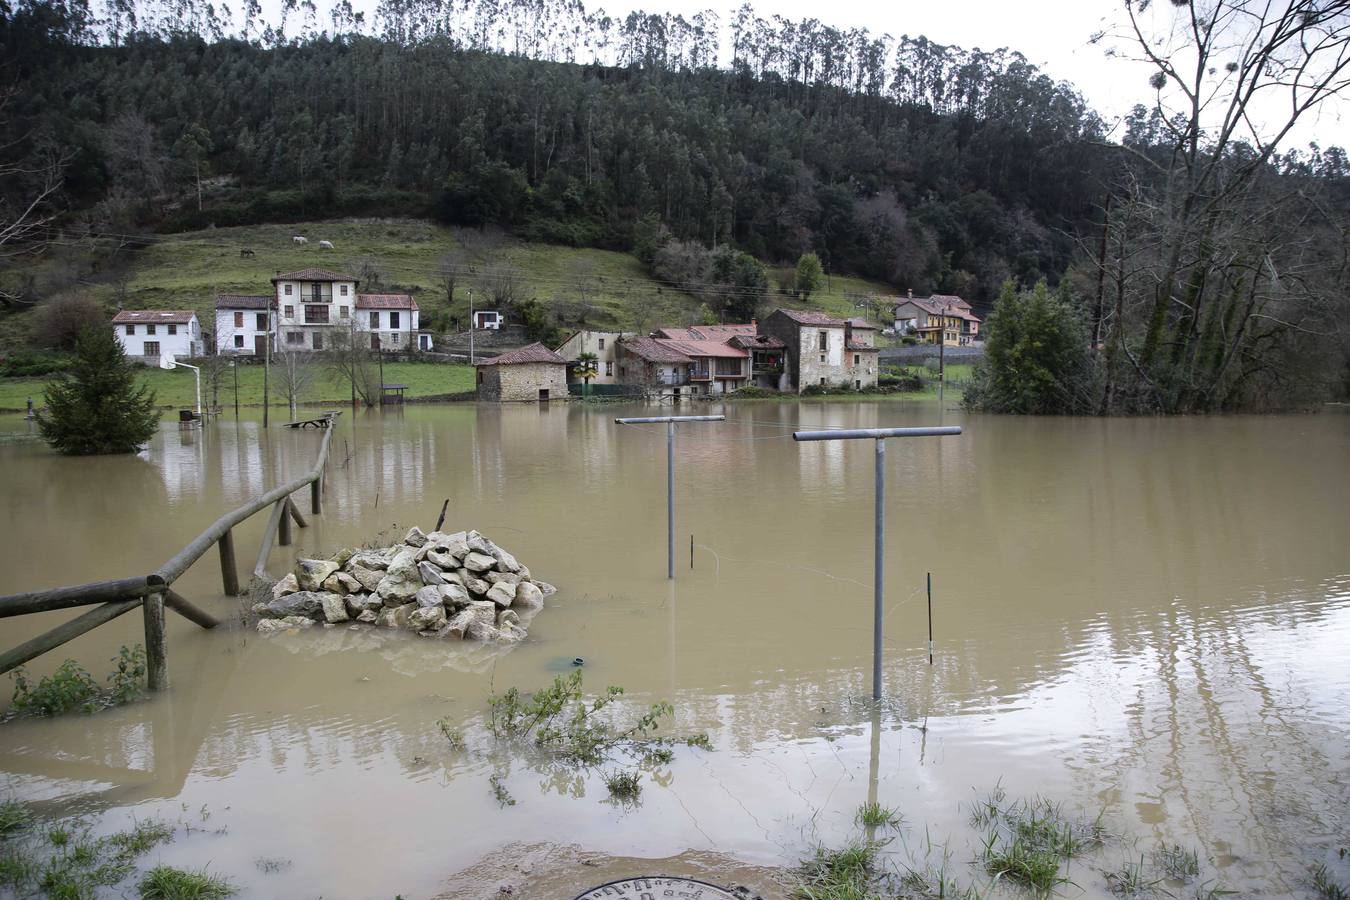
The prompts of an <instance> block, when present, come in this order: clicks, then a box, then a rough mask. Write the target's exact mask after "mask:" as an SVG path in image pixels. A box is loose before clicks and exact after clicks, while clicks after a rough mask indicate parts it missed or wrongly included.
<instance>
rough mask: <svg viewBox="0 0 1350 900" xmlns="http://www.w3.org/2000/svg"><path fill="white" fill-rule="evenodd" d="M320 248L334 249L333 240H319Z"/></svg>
mask: <svg viewBox="0 0 1350 900" xmlns="http://www.w3.org/2000/svg"><path fill="white" fill-rule="evenodd" d="M319 249H320V250H332V249H333V242H332V241H319Z"/></svg>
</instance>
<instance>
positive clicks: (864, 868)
mask: <svg viewBox="0 0 1350 900" xmlns="http://www.w3.org/2000/svg"><path fill="white" fill-rule="evenodd" d="M880 849H881V845H880V844H877V843H874V842H862V843H856V844H850V845H849V846H847V847H844V848H843V849H842V850H826V849H825V848H824V847H820V848H818V849H817V850H816V855H815V856H814V857H813V858H812V859H809V860H807V861H806V862H804V863H802V865H801V868H799V869H798V871H797V877H798V880H799V883H798V885H797V887H796V888H795V889H794V890H793V892H792V894H791V896H792V897H793V898H794V900H855V898H856V900H866V898H872V897H875V896H877V892H876V881H877V874H878V873H877V866H876V860H877V852H878V851H879V850H880Z"/></svg>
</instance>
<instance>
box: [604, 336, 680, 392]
mask: <svg viewBox="0 0 1350 900" xmlns="http://www.w3.org/2000/svg"><path fill="white" fill-rule="evenodd" d="M617 355H618V372H619V383H620V384H628V385H633V386H634V387H637V388H641V389H642V391H643V392H644V393H648V394H671V395H673V396H680V395H682V394H683V393H686V392H688V387H687V386H688V385H689V370H690V369H691V368H692V367H693V365H694V361H693V360H692V359H690V358H689V357H688V356H686V355H685V354H684V353H682V352H680V351H679V350H676V349H675V348H674V347H672V346H670V345H669V342H668V341H663V340H657V339H656V338H649V337H626V338H624V339H623V340H621V341H619V346H618V348H617Z"/></svg>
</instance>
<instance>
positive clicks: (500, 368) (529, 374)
mask: <svg viewBox="0 0 1350 900" xmlns="http://www.w3.org/2000/svg"><path fill="white" fill-rule="evenodd" d="M476 368H477V371H478V399H479V400H492V401H495V402H498V403H506V402H510V401H519V400H537V401H540V402H543V401H547V400H566V399H567V360H565V359H563V358H562V357H561V356H559V355H558V354H556V353H554V352H553V351H552V350H550V349H548V348H547V347H545V346H544V345H543V344H540V343H534V344H530V345H529V346H526V347H521V348H520V349H519V350H512V351H510V352H509V353H503V354H502V355H501V356H495V357H493V358H492V359H486V360H483V361H482V362H480V363H478V365H477V367H476Z"/></svg>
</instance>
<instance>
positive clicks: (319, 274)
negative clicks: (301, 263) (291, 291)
mask: <svg viewBox="0 0 1350 900" xmlns="http://www.w3.org/2000/svg"><path fill="white" fill-rule="evenodd" d="M357 280H359V279H357V277H356V276H355V275H339V274H338V273H337V272H330V271H329V270H328V269H301V270H300V271H299V272H285V273H282V274H280V275H278V276H277V277H276V278H273V279H272V283H273V284H276V283H277V282H278V281H357Z"/></svg>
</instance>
